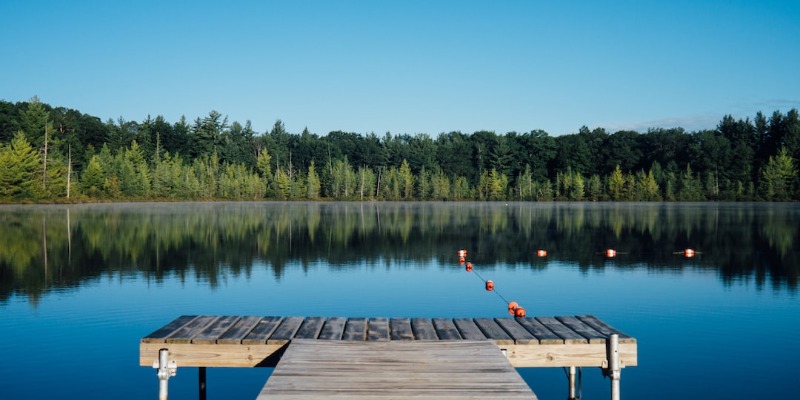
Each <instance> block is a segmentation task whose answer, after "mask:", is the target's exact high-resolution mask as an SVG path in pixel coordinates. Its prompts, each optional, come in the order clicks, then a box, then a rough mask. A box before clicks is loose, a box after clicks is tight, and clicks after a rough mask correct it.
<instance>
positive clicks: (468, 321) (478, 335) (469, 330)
mask: <svg viewBox="0 0 800 400" xmlns="http://www.w3.org/2000/svg"><path fill="white" fill-rule="evenodd" d="M453 323H454V324H455V325H456V327H457V328H458V331H459V332H460V333H461V337H463V338H464V339H466V340H486V335H484V334H483V331H481V328H478V325H476V324H475V320H473V319H472V318H455V319H453Z"/></svg>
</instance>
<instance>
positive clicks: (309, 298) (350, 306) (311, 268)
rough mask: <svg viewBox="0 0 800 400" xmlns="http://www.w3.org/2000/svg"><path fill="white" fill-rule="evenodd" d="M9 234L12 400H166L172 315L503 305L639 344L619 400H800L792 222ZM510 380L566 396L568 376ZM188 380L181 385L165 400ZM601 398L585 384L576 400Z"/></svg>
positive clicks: (23, 210)
mask: <svg viewBox="0 0 800 400" xmlns="http://www.w3.org/2000/svg"><path fill="white" fill-rule="evenodd" d="M0 224H1V226H2V228H0V315H2V318H0V337H3V338H4V340H3V341H1V342H0V354H2V356H3V359H4V362H3V363H0V393H2V397H3V398H4V399H22V398H25V399H49V398H53V397H59V398H86V397H99V398H115V399H120V400H122V399H143V398H157V393H158V381H157V379H156V372H155V370H153V369H151V368H145V367H139V366H138V345H139V339H140V338H142V337H143V336H145V335H147V334H149V333H150V332H152V331H154V330H155V329H156V328H158V327H161V326H162V325H164V324H165V323H167V322H169V321H171V320H172V319H174V318H176V317H177V316H179V315H184V314H211V315H223V314H225V315H287V316H288V315H301V316H346V317H358V316H361V317H506V316H507V308H506V304H505V302H504V301H503V299H504V298H505V299H507V300H509V301H511V300H513V301H517V302H518V303H520V305H522V306H523V307H525V308H526V310H527V313H528V316H553V315H582V314H593V315H596V316H598V317H599V318H601V319H603V320H604V321H606V322H608V323H610V324H611V325H614V326H615V327H616V328H618V329H620V330H622V331H624V332H625V333H627V334H630V335H632V336H634V337H636V338H637V339H638V342H639V366H637V367H631V368H626V369H623V371H622V381H621V387H622V398H628V399H645V398H647V399H675V398H698V399H730V398H785V397H791V396H792V395H791V393H795V392H796V387H795V386H796V385H795V381H794V379H795V375H796V374H795V371H794V368H795V362H796V360H797V358H798V356H800V340H797V329H798V328H800V301H798V272H800V252H799V251H800V206H799V205H798V204H793V203H786V204H783V203H776V204H771V203H763V204H761V203H758V204H756V203H721V204H717V203H688V204H684V203H681V204H672V203H649V204H648V203H507V204H506V203H381V202H378V203H375V202H365V203H356V202H354V203H291V202H288V203H282V202H256V203H174V204H172V203H168V204H165V203H146V204H98V205H64V206H59V205H46V206H40V205H36V206H32V205H26V206H23V205H4V206H0ZM462 248H463V249H467V250H468V252H469V257H468V258H469V260H470V261H471V262H472V263H473V264H474V268H475V270H474V272H475V273H468V272H466V271H465V270H464V268H463V267H461V266H460V265H459V264H458V260H457V256H456V254H457V251H458V250H459V249H462ZM686 248H691V249H694V250H696V251H697V254H696V255H695V257H692V258H687V257H684V255H683V254H682V251H683V250H684V249H686ZM538 249H546V250H547V253H548V254H547V256H546V257H542V258H540V257H537V255H536V251H537V250H538ZM606 249H615V250H616V251H617V256H616V257H614V258H607V257H606V256H605V255H604V252H605V250H606ZM476 273H477V274H476ZM479 276H480V277H483V278H486V279H491V280H493V281H494V282H495V284H496V291H495V292H487V291H485V290H484V288H483V282H482V281H481V280H480V278H479ZM270 372H271V369H269V368H252V369H235V368H209V369H208V395H209V397H210V398H233V399H253V398H255V397H256V395H257V394H258V392H259V390H260V389H261V387H262V386H263V384H264V382H265V381H266V379H267V377H268V376H269V374H270ZM519 372H520V374H521V375H522V377H523V378H524V379H525V381H526V382H528V384H529V385H530V386H531V387H532V388H533V389H534V391H535V392H536V393H537V395H538V396H539V398H540V399H543V400H546V399H563V398H565V397H566V394H567V393H566V389H567V382H566V378H565V374H564V371H562V370H561V369H530V368H525V369H519ZM196 382H197V369H196V368H179V369H178V373H177V376H175V377H173V378H171V379H170V381H169V384H170V398H171V399H195V398H197V388H196ZM608 386H609V381H608V380H604V379H603V377H602V376H601V373H600V370H599V369H597V368H584V370H583V395H584V398H595V399H597V398H601V399H602V398H608V392H609V389H608Z"/></svg>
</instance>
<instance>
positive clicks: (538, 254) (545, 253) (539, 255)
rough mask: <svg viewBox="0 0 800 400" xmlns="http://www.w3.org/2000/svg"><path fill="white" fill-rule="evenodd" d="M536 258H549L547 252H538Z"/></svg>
mask: <svg viewBox="0 0 800 400" xmlns="http://www.w3.org/2000/svg"><path fill="white" fill-rule="evenodd" d="M536 256H538V257H547V250H536Z"/></svg>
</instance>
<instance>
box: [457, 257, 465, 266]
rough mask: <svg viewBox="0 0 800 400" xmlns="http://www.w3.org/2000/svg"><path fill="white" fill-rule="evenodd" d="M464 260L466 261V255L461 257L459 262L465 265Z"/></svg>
mask: <svg viewBox="0 0 800 400" xmlns="http://www.w3.org/2000/svg"><path fill="white" fill-rule="evenodd" d="M464 261H466V259H465V258H464V257H461V258H459V259H458V263H459V264H461V265H464Z"/></svg>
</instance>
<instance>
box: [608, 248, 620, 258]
mask: <svg viewBox="0 0 800 400" xmlns="http://www.w3.org/2000/svg"><path fill="white" fill-rule="evenodd" d="M616 256H617V251H616V250H614V249H608V250H606V257H608V258H614V257H616Z"/></svg>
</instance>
